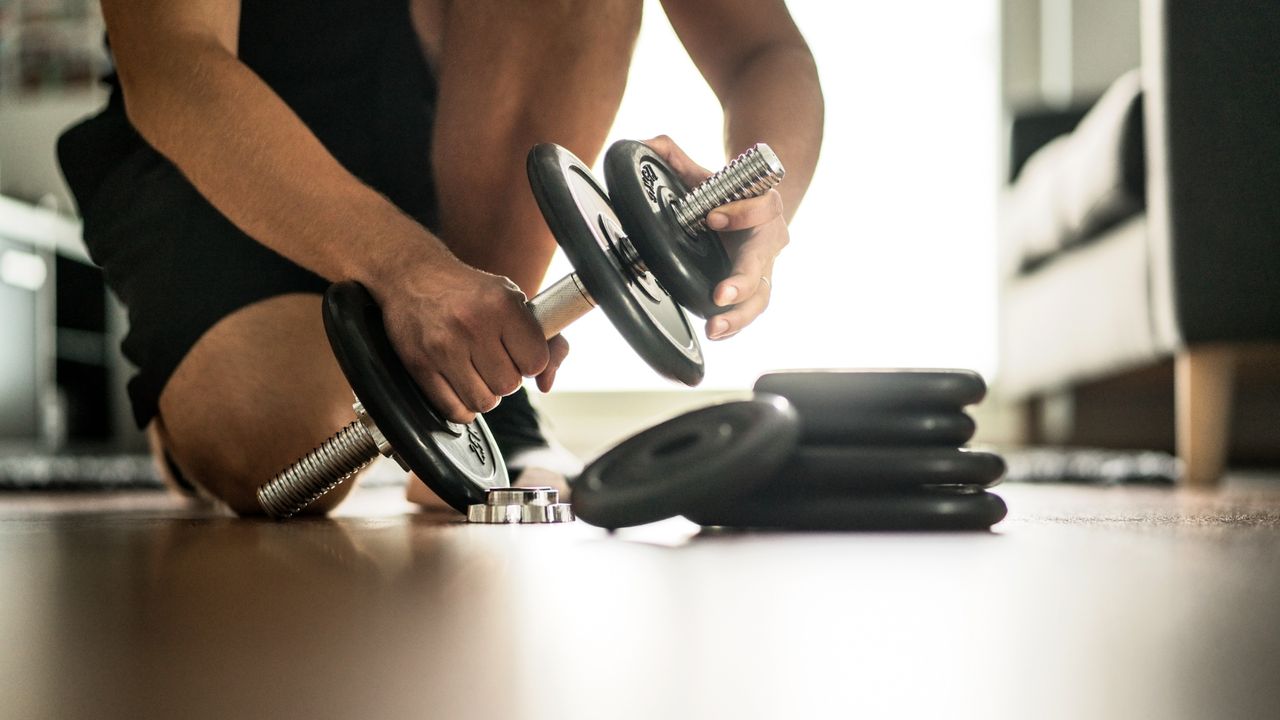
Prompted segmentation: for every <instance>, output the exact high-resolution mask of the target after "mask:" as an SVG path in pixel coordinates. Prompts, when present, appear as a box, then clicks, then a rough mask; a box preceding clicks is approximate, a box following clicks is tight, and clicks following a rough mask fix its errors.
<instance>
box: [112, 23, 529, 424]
mask: <svg viewBox="0 0 1280 720" xmlns="http://www.w3.org/2000/svg"><path fill="white" fill-rule="evenodd" d="M103 12H104V16H105V18H106V22H107V30H108V34H109V36H110V39H111V46H112V51H113V53H114V55H115V59H116V65H117V69H118V72H119V75H120V81H121V85H122V88H123V90H124V95H125V106H126V108H127V111H128V114H129V119H130V121H131V122H132V123H133V125H134V126H135V127H136V128H137V130H138V132H139V133H140V134H141V135H142V136H143V137H144V138H145V139H146V140H147V141H148V142H149V143H150V144H151V145H152V146H153V147H155V148H156V149H157V150H158V151H159V152H160V153H162V154H163V155H165V156H166V157H167V158H168V159H169V160H170V161H172V162H173V163H174V165H176V166H177V167H178V168H179V169H180V170H181V171H182V172H183V174H184V175H185V176H186V177H187V178H188V179H189V180H190V181H191V182H192V184H193V185H195V187H196V188H197V189H198V190H199V191H200V193H201V194H202V195H203V196H204V197H205V198H207V199H208V200H209V202H210V203H212V204H213V205H214V207H216V208H218V210H219V211H220V212H222V213H223V214H224V215H225V216H226V217H227V218H228V219H230V220H231V221H232V222H233V223H234V224H235V225H236V226H237V227H239V228H240V229H241V230H243V231H244V232H245V233H247V234H248V235H250V236H251V237H253V238H254V239H256V240H258V241H259V242H261V243H262V244H264V245H266V246H268V247H270V248H272V249H273V250H275V251H277V252H279V253H280V254H281V255H284V256H285V257H287V258H289V259H291V260H293V261H294V262H297V263H298V264H299V265H302V266H303V267H306V268H308V269H310V270H312V271H314V272H316V273H318V274H320V275H322V276H324V277H326V278H329V279H334V280H337V279H356V280H360V281H362V282H363V283H364V284H365V285H366V286H368V287H369V289H370V291H371V292H373V294H374V296H375V297H377V298H378V300H379V302H380V303H381V304H382V307H383V311H384V315H385V316H386V317H387V324H388V332H389V333H390V335H391V339H392V342H393V344H394V345H395V346H396V349H397V350H398V351H399V352H400V354H401V356H402V357H403V358H404V359H405V362H406V365H408V366H409V368H410V370H411V372H413V373H414V375H415V378H416V379H417V380H418V381H419V384H421V385H422V386H423V389H424V390H426V392H427V394H428V395H429V396H430V397H431V398H432V400H434V401H435V402H436V403H437V406H438V407H439V408H440V409H441V410H442V411H443V412H444V413H446V414H447V415H449V416H450V417H451V418H452V419H454V420H460V421H465V420H469V419H470V418H471V417H472V413H474V412H478V411H482V410H487V409H489V408H491V407H493V405H495V404H496V403H497V397H498V396H499V395H502V394H506V393H507V392H510V391H513V390H514V389H515V388H516V387H518V385H519V381H520V376H521V375H522V374H524V375H533V374H537V373H540V372H542V371H543V370H544V369H545V368H546V366H547V364H548V348H547V345H546V343H545V341H543V339H542V335H541V331H540V330H539V329H538V328H537V326H536V323H535V322H534V321H533V319H532V317H531V316H530V315H529V313H528V312H527V311H526V310H525V309H524V305H523V300H524V298H523V296H522V295H521V294H520V292H519V290H518V289H517V288H515V287H514V286H513V285H512V284H511V283H510V281H507V280H506V279H505V278H500V277H496V276H493V275H488V274H487V273H481V272H479V271H477V270H474V269H473V268H470V267H468V266H466V265H464V264H463V263H461V262H459V261H458V260H457V258H455V257H454V256H453V255H452V254H451V253H450V252H449V250H448V249H447V248H446V247H445V246H444V245H443V244H442V243H441V242H440V240H439V239H438V238H436V237H435V236H434V235H432V234H431V233H430V232H428V231H427V230H426V229H425V228H423V227H422V226H421V225H419V224H418V223H416V222H415V221H414V220H413V219H411V218H410V217H408V216H407V215H405V214H404V213H402V212H401V211H400V210H399V209H398V208H396V207H395V206H394V205H393V204H392V203H391V202H390V201H388V200H387V199H386V198H384V197H383V196H382V195H380V194H379V193H377V192H375V191H374V190H373V189H372V188H369V187H368V186H366V185H364V184H363V183H361V182H360V181H359V180H358V179H357V178H355V177H354V176H353V175H351V174H350V173H349V172H347V170H346V169H345V168H343V167H342V165H341V164H340V163H338V161H337V160H335V159H334V158H333V156H332V155H330V154H329V152H328V151H327V150H326V149H325V148H324V147H323V145H321V143H320V141H319V140H318V139H316V137H315V136H314V135H313V134H312V133H311V131H310V130H309V129H308V128H307V127H306V126H305V124H303V122H302V121H301V120H300V119H299V118H298V117H297V116H296V115H295V114H294V113H293V111H292V110H291V109H290V108H289V107H288V106H287V105H286V104H285V103H284V101H283V100H281V99H280V98H279V96H277V95H276V94H275V93H274V92H273V91H272V90H271V88H270V87H268V86H267V85H266V83H264V82H263V81H262V80H261V78H259V77H258V76H257V75H256V74H254V73H253V72H252V71H251V70H250V69H249V68H248V67H247V66H245V65H244V64H243V63H241V62H240V60H239V59H238V57H237V39H238V32H239V16H240V5H239V2H238V0H184V2H176V3H175V2H167V1H166V0H104V1H103ZM426 308H429V309H430V312H424V309H426ZM473 357H482V358H485V359H486V362H485V363H482V367H481V368H479V369H477V368H476V367H474V366H473V360H472V359H473Z"/></svg>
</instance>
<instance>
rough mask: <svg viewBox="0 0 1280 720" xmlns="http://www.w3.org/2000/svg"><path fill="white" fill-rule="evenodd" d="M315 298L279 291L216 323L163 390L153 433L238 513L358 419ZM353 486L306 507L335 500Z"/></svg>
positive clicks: (189, 474) (321, 507)
mask: <svg viewBox="0 0 1280 720" xmlns="http://www.w3.org/2000/svg"><path fill="white" fill-rule="evenodd" d="M351 403H352V395H351V389H350V386H349V385H348V384H347V381H346V379H345V378H344V377H343V375H342V371H341V369H339V367H338V364H337V361H336V360H334V357H333V352H332V351H331V350H330V349H329V342H328V339H327V338H326V337H325V332H324V326H323V321H322V320H321V315H320V296H319V295H303V294H295V295H282V296H279V297H275V298H270V299H268V300H263V301H261V302H257V303H254V304H253V305H249V306H247V307H244V308H242V309H240V310H238V311H236V312H235V313H232V314H231V315H229V316H227V317H225V318H223V319H222V320H221V321H219V322H218V324H216V325H214V326H213V327H212V328H211V329H210V330H209V331H208V332H207V333H205V335H204V336H203V337H202V338H200V340H199V341H198V342H197V343H196V344H195V345H194V346H193V347H192V348H191V351H190V352H188V353H187V356H186V358H184V359H183V361H182V362H181V363H180V364H179V365H178V368H177V370H176V371H175V372H174V374H173V376H172V377H171V378H170V379H169V383H168V385H167V386H166V387H165V389H164V392H163V393H161V395H160V416H159V417H158V418H157V419H156V424H155V427H156V430H157V435H158V436H159V437H160V439H161V442H162V443H163V445H164V448H165V449H166V450H167V451H168V452H169V455H170V456H171V457H172V458H173V461H174V463H175V464H176V465H177V466H178V468H179V469H180V470H181V471H182V473H183V475H184V476H185V477H186V478H187V479H188V480H190V481H191V482H193V483H196V484H198V485H199V486H200V487H202V488H204V489H205V490H207V491H208V492H209V493H211V494H213V495H214V496H215V497H217V498H218V499H220V500H222V501H223V502H225V503H227V504H228V505H229V506H230V507H231V509H232V510H235V511H236V512H237V513H240V514H242V515H252V514H258V513H261V510H260V509H259V507H258V502H257V498H256V497H255V495H254V493H255V491H256V490H257V489H258V487H259V486H261V485H262V484H263V483H265V482H267V481H268V480H270V479H271V478H272V476H274V475H275V474H276V473H277V472H279V471H280V470H282V469H283V468H284V467H285V466H286V465H288V464H289V463H291V462H293V461H294V460H296V459H298V458H299V457H301V456H302V455H303V454H304V453H306V452H308V451H310V450H311V449H312V448H314V447H315V446H316V445H318V444H320V443H321V442H323V441H324V440H325V439H326V438H327V437H329V436H330V435H332V434H333V433H334V432H335V431H337V430H338V429H340V428H341V427H342V426H344V425H345V424H346V423H348V422H351V421H352V420H353V419H355V414H354V412H353V411H352V409H351ZM350 485H351V483H347V484H346V485H345V486H343V487H338V488H335V489H334V490H333V491H332V492H330V493H329V494H327V495H325V496H324V497H323V498H321V499H320V500H318V501H316V502H315V503H314V504H313V505H312V507H310V508H308V511H309V512H325V511H328V510H329V509H331V508H333V507H334V506H335V505H337V504H338V503H339V502H340V501H341V500H342V498H344V497H345V496H346V494H347V492H348V491H349V490H350Z"/></svg>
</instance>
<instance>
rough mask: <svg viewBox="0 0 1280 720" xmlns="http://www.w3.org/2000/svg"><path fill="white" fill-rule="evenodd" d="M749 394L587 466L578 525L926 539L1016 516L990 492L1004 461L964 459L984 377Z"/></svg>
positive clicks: (793, 379)
mask: <svg viewBox="0 0 1280 720" xmlns="http://www.w3.org/2000/svg"><path fill="white" fill-rule="evenodd" d="M754 389H755V396H754V397H753V398H752V399H751V400H745V401H737V402H732V403H726V404H722V405H717V406H712V407H709V408H703V409H700V410H696V411H694V412H692V413H688V414H686V415H682V416H679V417H677V418H674V419H672V420H670V421H667V422H665V423H661V424H659V425H657V426H655V427H653V428H650V429H648V430H646V431H644V432H642V433H640V434H638V435H636V436H634V437H632V438H629V439H628V440H626V441H624V442H622V443H620V444H619V445H618V446H616V447H614V448H613V449H611V450H609V451H608V452H606V453H605V454H604V455H602V456H600V457H599V458H597V459H596V460H594V461H592V462H591V463H589V464H588V465H587V467H586V468H585V469H584V471H583V473H582V475H580V476H579V477H578V478H576V479H575V481H574V483H573V489H574V506H575V510H576V511H577V513H578V515H579V516H580V517H581V518H582V519H584V520H586V521H587V522H590V523H592V524H596V525H601V526H604V527H610V528H613V527H626V526H629V525H637V524H643V523H647V522H653V521H655V520H660V519H663V518H666V517H671V516H674V515H684V516H685V517H687V518H689V519H690V520H693V521H694V522H697V523H699V524H702V525H714V526H729V527H766V528H767V527H773V528H786V529H808V530H854V529H861V530H871V529H879V530H885V529H916V530H926V529H984V528H987V527H990V526H991V525H992V524H994V523H996V522H998V521H999V520H1001V519H1002V518H1003V517H1004V515H1005V513H1006V511H1007V509H1006V507H1005V505H1004V502H1003V501H1002V500H1001V499H1000V498H999V497H997V496H995V495H992V494H990V493H988V492H986V489H987V488H989V487H991V486H992V485H994V484H995V483H996V482H998V481H999V479H1000V477H1001V476H1002V475H1003V473H1004V463H1003V461H1002V460H1001V459H1000V458H999V457H998V456H996V455H993V454H990V453H985V452H976V451H970V450H965V449H961V448H959V447H958V446H959V445H961V444H963V443H965V442H967V441H968V440H969V438H970V437H971V436H972V434H973V431H974V427H975V426H974V424H973V421H972V419H971V418H969V416H968V415H966V414H965V413H964V412H963V410H962V408H963V407H964V406H965V405H969V404H972V403H975V402H978V401H979V400H981V399H982V397H983V395H984V394H985V391H986V385H985V383H984V382H983V381H982V378H981V377H980V376H979V375H978V374H977V373H973V372H970V371H957V370H914V371H913V370H894V371H805V372H788V373H771V374H766V375H765V376H763V377H761V378H760V380H758V381H757V383H756V385H755V388H754ZM748 417H749V418H751V421H750V422H746V421H744V420H743V418H748ZM762 438H767V439H768V442H765V441H764V440H762ZM709 458H714V460H709Z"/></svg>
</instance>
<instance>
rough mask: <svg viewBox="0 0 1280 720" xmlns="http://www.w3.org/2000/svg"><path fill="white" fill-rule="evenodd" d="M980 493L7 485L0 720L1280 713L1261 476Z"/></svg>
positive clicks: (1274, 527)
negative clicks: (663, 503)
mask: <svg viewBox="0 0 1280 720" xmlns="http://www.w3.org/2000/svg"><path fill="white" fill-rule="evenodd" d="M999 492H1000V493H1001V494H1002V495H1003V496H1004V497H1005V498H1006V500H1008V503H1009V506H1010V508H1011V515H1010V517H1009V519H1008V520H1006V521H1005V522H1004V523H1001V524H1000V525H999V526H997V528H996V530H995V532H992V533H979V534H814V535H792V534H708V533H704V534H699V533H697V532H696V528H695V527H693V526H692V525H689V524H686V523H684V522H683V521H681V520H675V521H669V522H667V523H663V524H658V525H654V526H649V527H646V528H640V529H636V530H633V531H628V532H624V533H620V534H618V535H615V536H610V535H608V534H606V533H604V532H603V531H599V530H597V529H595V528H591V527H589V526H586V525H583V524H581V523H576V524H574V525H570V526H561V527H483V526H468V525H464V524H458V523H454V522H450V521H449V519H448V518H443V517H437V516H431V515H424V514H415V513H412V512H409V511H408V510H407V507H406V506H405V505H404V504H402V502H401V501H400V500H399V498H398V497H397V496H396V495H395V494H394V493H392V492H391V491H390V490H385V489H384V490H365V491H360V492H357V493H356V495H355V496H354V497H353V500H352V502H350V503H349V504H348V505H347V506H345V507H344V509H343V514H342V515H341V516H339V517H336V518H334V519H332V520H313V521H299V522H291V523H284V524H276V523H271V522H256V521H242V520H235V519H232V518H229V517H225V516H221V515H218V514H216V513H211V512H209V511H207V510H202V509H199V508H192V507H187V506H184V505H183V504H182V503H180V502H178V501H175V500H173V499H170V498H168V497H166V496H162V495H160V494H158V493H150V494H148V493H134V494H131V495H101V496H92V495H83V494H82V495H74V496H61V497H58V496H35V495H22V494H10V495H5V496H0V716H2V717H4V718H147V717H157V718H206V717H207V718H249V717H270V718H294V717H296V718H400V717H405V718H410V717H412V718H468V717H475V718H496V717H510V718H722V717H723V718H744V717H747V718H755V717H760V718H801V717H852V716H862V717H934V718H937V717H948V718H953V717H1013V718H1030V717H1037V718H1056V717H1061V718H1235V717H1240V718H1244V717H1256V718H1263V717H1277V714H1276V713H1277V708H1280V482H1274V481H1271V482H1265V481H1264V482H1247V481H1241V480H1239V479H1236V480H1233V481H1232V482H1231V483H1229V484H1228V486H1227V488H1226V489H1225V490H1224V491H1222V492H1220V493H1216V494H1189V493H1177V492H1171V491H1167V490H1155V489H1085V488H1071V487H1036V486H1006V487H1004V488H1001V489H1000V490H999Z"/></svg>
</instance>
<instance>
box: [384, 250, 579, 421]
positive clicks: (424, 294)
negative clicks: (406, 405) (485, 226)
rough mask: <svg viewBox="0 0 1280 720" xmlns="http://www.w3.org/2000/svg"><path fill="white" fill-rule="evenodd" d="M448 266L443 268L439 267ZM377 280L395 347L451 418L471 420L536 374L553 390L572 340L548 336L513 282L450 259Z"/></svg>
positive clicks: (540, 384) (543, 385)
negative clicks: (525, 379) (556, 374)
mask: <svg viewBox="0 0 1280 720" xmlns="http://www.w3.org/2000/svg"><path fill="white" fill-rule="evenodd" d="M441 265H443V266H444V267H441ZM391 273H392V274H391V276H390V277H385V278H384V279H382V280H381V281H380V282H376V283H372V284H371V285H370V291H371V292H372V293H373V294H374V297H375V298H376V299H377V300H378V304H379V305H380V306H381V308H382V314H383V317H384V318H385V322H386V327H387V334H388V336H389V337H390V339H391V344H392V346H393V347H394V348H395V349H396V352H397V353H398V354H399V355H400V358H401V359H402V360H403V361H404V363H405V366H406V367H407V368H408V369H409V372H410V373H411V374H412V375H413V377H414V379H415V380H417V382H418V385H419V386H420V387H421V388H422V389H423V391H424V392H425V393H426V394H427V397H428V399H429V400H431V402H432V404H433V405H434V406H435V408H436V409H437V410H439V411H440V413H441V414H442V415H444V416H445V417H446V418H448V419H449V420H452V421H453V422H461V423H465V422H470V421H471V420H473V419H474V418H475V415H476V413H480V412H485V411H488V410H492V409H493V408H494V407H496V406H497V404H498V402H499V401H500V400H501V398H502V397H504V396H506V395H510V394H511V393H513V392H515V391H516V390H517V389H519V387H520V384H521V380H522V378H524V377H536V378H537V381H538V388H539V389H541V390H542V391H543V392H546V391H548V390H550V389H551V385H552V383H553V382H554V381H555V373H556V370H557V369H558V368H559V367H560V363H562V362H563V361H564V358H565V356H566V355H567V354H568V352H569V344H568V343H567V342H566V341H565V340H564V338H563V337H561V336H559V335H556V336H555V337H553V338H551V339H550V340H547V339H545V338H544V337H543V332H542V328H541V327H540V326H539V325H538V323H537V321H536V320H535V319H534V317H533V314H532V313H531V312H529V310H528V308H527V307H526V305H525V302H526V298H525V295H524V293H523V292H521V291H520V288H519V287H517V286H516V284H515V283H513V282H512V281H511V280H509V279H507V278H505V277H501V276H498V275H491V274H489V273H485V272H481V271H479V270H476V269H475V268H472V267H469V266H467V265H465V264H463V263H462V262H459V261H456V260H452V259H447V260H443V262H441V261H440V260H439V259H438V260H437V262H435V263H432V264H431V265H430V266H423V265H410V266H401V267H397V268H396V269H394V270H392V271H391Z"/></svg>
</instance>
